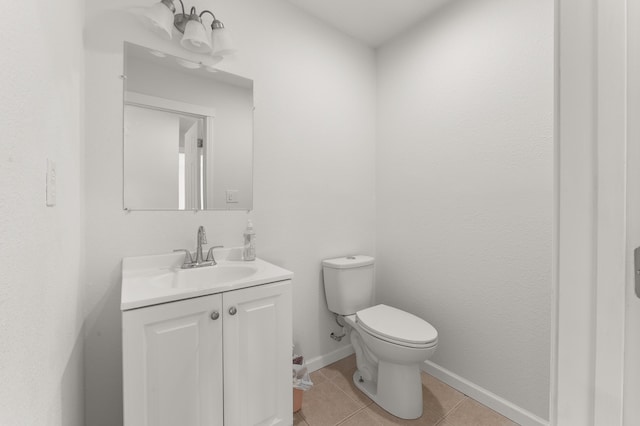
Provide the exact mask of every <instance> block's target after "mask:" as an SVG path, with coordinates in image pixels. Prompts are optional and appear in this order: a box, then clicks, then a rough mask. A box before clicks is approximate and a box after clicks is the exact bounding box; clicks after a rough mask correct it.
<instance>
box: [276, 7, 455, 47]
mask: <svg viewBox="0 0 640 426" xmlns="http://www.w3.org/2000/svg"><path fill="white" fill-rule="evenodd" d="M288 1H289V2H290V3H293V4H294V5H296V6H298V7H300V8H301V9H303V10H305V11H306V12H308V13H309V14H311V15H313V16H315V17H317V18H319V19H320V20H322V21H324V22H326V23H328V24H329V25H331V26H333V27H335V28H337V29H339V30H340V31H342V32H344V33H346V34H348V35H350V36H352V37H355V38H357V39H359V40H361V41H363V42H365V43H366V44H368V45H370V46H372V47H378V46H380V45H382V44H384V43H385V42H386V41H388V40H391V39H392V38H393V37H395V36H396V35H398V34H399V33H401V32H403V31H405V30H406V29H407V28H410V27H411V26H413V25H415V24H417V23H418V22H420V21H422V20H423V19H424V18H425V17H426V16H427V15H429V14H430V13H431V12H433V11H434V10H435V9H437V8H438V7H440V6H442V5H443V4H444V3H446V2H448V1H451V0H288Z"/></svg>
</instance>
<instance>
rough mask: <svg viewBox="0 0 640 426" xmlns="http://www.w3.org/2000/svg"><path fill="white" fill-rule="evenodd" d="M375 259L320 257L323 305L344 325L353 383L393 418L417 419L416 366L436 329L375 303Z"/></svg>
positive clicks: (419, 390)
mask: <svg viewBox="0 0 640 426" xmlns="http://www.w3.org/2000/svg"><path fill="white" fill-rule="evenodd" d="M373 263H374V259H373V258H372V257H370V256H347V257H341V258H336V259H328V260H325V261H323V262H322V265H323V275H324V288H325V294H326V296H327V305H328V307H329V310H330V311H331V312H333V313H335V314H337V315H340V316H342V317H343V318H344V319H345V323H346V326H347V327H348V330H347V331H348V333H349V337H350V339H351V344H352V345H353V348H354V351H355V353H356V363H357V370H356V372H355V373H354V375H353V381H354V384H355V385H356V387H357V388H358V389H360V390H361V391H362V392H364V393H365V394H366V395H367V396H368V397H369V398H371V399H372V400H373V401H374V402H375V403H376V404H378V405H379V406H380V407H381V408H383V409H385V410H386V411H388V412H389V413H391V414H393V415H394V416H396V417H400V418H402V419H416V418H418V417H420V416H422V380H421V378H420V365H421V364H422V363H423V362H424V361H426V360H427V359H428V358H429V357H430V356H431V355H432V354H433V353H434V351H435V349H436V346H437V344H438V332H437V331H436V329H435V328H433V326H432V325H431V324H429V323H428V322H426V321H425V320H423V319H422V318H419V317H417V316H415V315H412V314H410V313H408V312H405V311H402V310H400V309H397V308H393V307H391V306H387V305H383V304H378V305H373V303H372V300H373V282H374V281H373Z"/></svg>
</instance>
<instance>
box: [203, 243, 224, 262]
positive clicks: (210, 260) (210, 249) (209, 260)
mask: <svg viewBox="0 0 640 426" xmlns="http://www.w3.org/2000/svg"><path fill="white" fill-rule="evenodd" d="M217 248H224V246H213V247H209V251H208V252H207V260H206V262H213V264H214V265H215V264H216V260H215V259H214V258H213V249H217Z"/></svg>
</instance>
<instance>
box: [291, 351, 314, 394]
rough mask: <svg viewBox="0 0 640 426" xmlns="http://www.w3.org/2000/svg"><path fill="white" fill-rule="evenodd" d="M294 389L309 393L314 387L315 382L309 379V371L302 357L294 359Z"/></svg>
mask: <svg viewBox="0 0 640 426" xmlns="http://www.w3.org/2000/svg"><path fill="white" fill-rule="evenodd" d="M292 366H293V387H294V389H301V390H304V391H307V390H309V389H311V388H312V387H313V382H312V381H311V378H310V377H309V371H307V366H306V365H305V363H304V360H303V359H302V357H294V359H293V364H292Z"/></svg>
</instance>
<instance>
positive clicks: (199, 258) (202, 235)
mask: <svg viewBox="0 0 640 426" xmlns="http://www.w3.org/2000/svg"><path fill="white" fill-rule="evenodd" d="M197 243H198V248H197V249H196V265H200V264H201V263H203V262H204V256H203V255H202V245H203V244H207V234H206V232H204V226H200V227H199V228H198V239H197Z"/></svg>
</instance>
